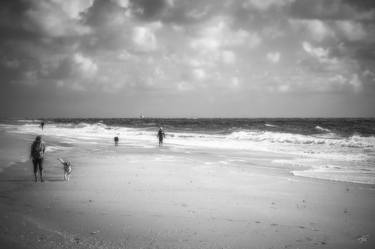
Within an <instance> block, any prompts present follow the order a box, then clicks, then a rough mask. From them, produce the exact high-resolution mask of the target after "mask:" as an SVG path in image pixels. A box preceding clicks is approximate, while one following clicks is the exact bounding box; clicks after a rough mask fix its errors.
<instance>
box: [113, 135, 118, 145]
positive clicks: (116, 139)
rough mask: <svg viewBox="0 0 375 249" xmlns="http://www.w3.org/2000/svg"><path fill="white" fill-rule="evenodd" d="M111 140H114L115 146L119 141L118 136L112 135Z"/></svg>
mask: <svg viewBox="0 0 375 249" xmlns="http://www.w3.org/2000/svg"><path fill="white" fill-rule="evenodd" d="M113 140H114V141H115V146H117V145H118V141H119V138H118V136H116V137H114V138H113Z"/></svg>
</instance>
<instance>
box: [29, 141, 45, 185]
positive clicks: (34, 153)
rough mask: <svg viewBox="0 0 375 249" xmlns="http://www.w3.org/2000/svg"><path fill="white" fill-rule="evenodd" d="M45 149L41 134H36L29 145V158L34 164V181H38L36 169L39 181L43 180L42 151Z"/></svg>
mask: <svg viewBox="0 0 375 249" xmlns="http://www.w3.org/2000/svg"><path fill="white" fill-rule="evenodd" d="M45 150H46V146H45V144H44V142H43V141H42V137H41V136H36V138H35V140H34V142H33V143H32V145H31V151H30V158H31V159H32V161H33V165H34V176H35V181H36V182H37V181H38V177H37V176H38V171H39V176H40V181H41V182H43V181H44V179H43V159H44V153H45Z"/></svg>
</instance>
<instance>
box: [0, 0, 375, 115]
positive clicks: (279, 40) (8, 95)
mask: <svg viewBox="0 0 375 249" xmlns="http://www.w3.org/2000/svg"><path fill="white" fill-rule="evenodd" d="M141 114H142V115H144V116H146V117H375V1H373V0H351V1H348V0H314V1H312V0H222V1H217V0H1V1H0V117H2V118H8V117H29V118H32V117H35V118H38V117H103V118H105V117H138V116H139V115H141Z"/></svg>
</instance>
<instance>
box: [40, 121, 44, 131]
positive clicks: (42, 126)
mask: <svg viewBox="0 0 375 249" xmlns="http://www.w3.org/2000/svg"><path fill="white" fill-rule="evenodd" d="M40 127H41V128H42V130H43V128H44V121H42V122H41V123H40Z"/></svg>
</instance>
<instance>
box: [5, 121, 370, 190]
mask: <svg viewBox="0 0 375 249" xmlns="http://www.w3.org/2000/svg"><path fill="white" fill-rule="evenodd" d="M44 121H45V123H46V126H45V129H44V130H43V131H42V130H41V128H40V126H39V124H40V120H2V121H0V136H2V137H4V138H8V139H9V137H8V136H9V135H10V134H13V135H23V136H24V135H27V136H26V140H27V142H28V143H30V141H29V140H30V139H31V138H32V137H34V136H35V135H40V134H42V135H44V136H47V137H49V138H51V139H55V140H56V141H59V142H60V143H61V144H68V145H70V146H78V145H80V144H82V145H83V144H87V145H91V146H95V145H98V146H99V145H103V144H108V145H109V144H112V143H113V138H114V136H118V137H119V138H120V145H121V146H135V147H139V148H150V147H155V146H156V144H157V142H156V141H157V137H156V133H157V131H158V129H159V127H161V126H162V127H163V128H164V130H165V133H166V135H167V137H166V140H165V143H166V144H167V145H168V148H171V149H179V150H186V151H191V150H197V151H209V150H212V149H220V150H222V151H225V152H226V153H225V155H227V157H228V158H226V159H227V160H226V162H227V165H228V164H229V166H230V162H231V161H234V160H237V159H238V158H234V157H233V158H231V155H235V154H236V155H238V152H241V153H242V155H243V156H244V157H246V156H247V157H248V160H251V155H252V153H249V152H257V151H259V152H262V153H267V152H269V153H278V154H281V155H286V156H287V158H288V159H284V158H280V159H274V160H272V161H271V163H270V164H272V165H270V166H273V165H277V166H280V167H284V166H285V168H288V167H290V166H292V167H293V170H292V171H291V173H292V174H294V175H297V176H304V177H313V178H319V179H326V180H336V181H346V182H357V183H365V184H375V119H282V118H279V119H152V118H143V119H49V120H44ZM18 139H20V140H17V141H18V142H15V143H13V144H12V147H14V146H16V147H17V146H20V144H21V142H22V139H21V137H19V138H18ZM23 139H25V138H23ZM7 141H8V140H7ZM23 142H25V141H23ZM1 144H2V145H1V147H0V157H1V158H2V161H1V162H2V165H5V164H6V163H5V161H9V160H11V161H13V160H16V156H14V155H10V156H9V155H8V153H10V154H11V153H12V152H10V151H13V150H10V149H7V148H8V147H7V146H4V143H3V142H1ZM61 144H60V145H57V144H54V145H53V146H49V147H50V148H49V149H50V150H59V149H63V148H61ZM5 155H8V157H7V158H5V159H4V157H6V156H5ZM245 161H246V160H245ZM249 167H250V166H249Z"/></svg>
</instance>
